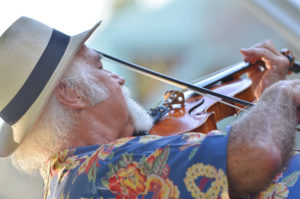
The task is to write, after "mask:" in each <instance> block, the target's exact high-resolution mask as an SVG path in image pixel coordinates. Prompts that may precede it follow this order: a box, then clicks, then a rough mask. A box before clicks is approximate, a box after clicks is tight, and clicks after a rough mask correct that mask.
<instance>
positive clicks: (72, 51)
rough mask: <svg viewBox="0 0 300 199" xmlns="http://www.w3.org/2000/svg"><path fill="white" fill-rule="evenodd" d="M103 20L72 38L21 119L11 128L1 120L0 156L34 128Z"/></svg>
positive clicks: (16, 145) (16, 144)
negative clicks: (81, 49) (66, 73)
mask: <svg viewBox="0 0 300 199" xmlns="http://www.w3.org/2000/svg"><path fill="white" fill-rule="evenodd" d="M100 24H101V21H100V22H98V23H97V24H96V25H94V26H93V27H92V28H91V29H90V30H88V31H85V32H83V33H80V34H77V35H75V36H72V37H71V38H70V41H69V44H68V47H67V49H66V51H65V53H64V55H63V57H62V59H61V60H60V62H59V64H58V66H57V67H56V69H55V71H54V73H53V74H52V76H51V78H50V79H49V81H48V83H47V84H46V86H45V87H44V89H43V91H42V92H41V93H40V95H39V97H38V98H37V99H36V100H35V102H34V103H33V104H32V106H31V107H30V108H29V109H28V111H27V112H26V113H25V114H24V115H23V116H22V117H21V118H20V120H19V121H18V122H17V123H16V124H14V125H13V126H12V128H10V126H9V125H8V124H6V123H5V122H4V121H0V129H1V131H0V132H1V133H0V156H1V157H6V156H9V155H11V154H12V153H13V152H14V151H15V150H16V148H17V147H18V146H19V145H20V143H21V142H22V140H23V139H24V137H25V136H26V134H27V133H28V132H29V131H30V130H31V129H32V127H33V126H34V124H35V122H36V121H37V119H38V117H39V116H40V114H41V112H42V110H43V109H44V107H45V105H46V103H47V101H48V99H49V98H50V96H51V94H52V93H53V90H54V88H55V86H56V85H57V83H58V81H59V80H60V79H61V77H62V75H63V74H64V72H65V71H66V70H67V68H68V66H69V63H70V62H71V60H72V59H73V58H74V56H75V55H76V53H77V52H78V51H79V49H80V48H81V47H82V45H83V44H84V43H85V41H86V40H87V39H88V38H89V37H90V36H91V35H92V33H93V32H94V31H95V30H96V29H97V28H98V27H99V25H100Z"/></svg>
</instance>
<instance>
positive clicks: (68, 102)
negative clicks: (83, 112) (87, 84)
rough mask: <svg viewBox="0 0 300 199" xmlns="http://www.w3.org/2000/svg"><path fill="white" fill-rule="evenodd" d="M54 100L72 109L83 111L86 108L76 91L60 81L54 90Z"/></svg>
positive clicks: (83, 99)
mask: <svg viewBox="0 0 300 199" xmlns="http://www.w3.org/2000/svg"><path fill="white" fill-rule="evenodd" d="M54 93H55V96H56V99H57V100H58V101H59V102H60V103H61V104H63V105H65V106H68V107H70V108H73V109H83V108H85V107H86V105H87V104H86V100H85V98H84V97H83V96H81V95H80V94H79V93H78V91H77V90H76V89H71V88H69V87H67V86H66V84H65V83H64V82H62V81H60V82H59V83H58V85H57V86H56V87H55V90H54Z"/></svg>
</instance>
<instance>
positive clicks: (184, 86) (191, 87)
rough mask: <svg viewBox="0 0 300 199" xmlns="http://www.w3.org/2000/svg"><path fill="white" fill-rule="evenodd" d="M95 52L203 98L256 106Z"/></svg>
mask: <svg viewBox="0 0 300 199" xmlns="http://www.w3.org/2000/svg"><path fill="white" fill-rule="evenodd" d="M94 51H95V52H97V53H99V54H100V55H101V56H103V57H105V58H108V59H110V60H113V61H115V62H117V63H120V64H122V65H123V66H126V67H127V68H128V69H130V70H132V71H135V72H138V73H140V74H143V75H146V76H149V77H152V78H154V79H157V80H160V81H162V82H165V83H168V84H171V85H173V86H177V87H179V88H182V89H189V90H191V91H194V92H195V93H198V94H200V95H202V96H204V95H205V94H208V95H211V96H214V97H217V98H221V99H223V100H226V101H228V102H231V103H237V104H240V105H243V106H247V107H252V106H254V104H253V103H251V102H247V101H245V100H241V99H238V98H234V97H230V96H226V95H223V94H220V93H216V92H214V91H212V90H209V89H206V88H202V87H198V86H195V85H192V84H190V83H187V82H184V81H181V80H178V79H175V78H173V77H170V76H167V75H164V74H161V73H159V72H156V71H153V70H150V69H147V68H145V67H142V66H139V65H137V64H134V63H131V62H128V61H125V60H122V59H120V58H116V57H113V56H111V55H108V54H105V53H102V52H100V51H97V50H94ZM217 100H218V99H217ZM218 101H220V100H218ZM220 102H221V103H224V104H226V105H229V106H232V107H235V108H238V109H241V110H244V109H242V108H240V107H238V106H235V105H233V104H230V103H227V102H225V101H222V100H221V101H220Z"/></svg>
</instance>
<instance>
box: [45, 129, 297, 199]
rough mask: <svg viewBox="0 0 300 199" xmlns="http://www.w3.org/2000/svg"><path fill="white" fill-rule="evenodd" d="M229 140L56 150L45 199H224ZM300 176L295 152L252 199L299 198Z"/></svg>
mask: <svg viewBox="0 0 300 199" xmlns="http://www.w3.org/2000/svg"><path fill="white" fill-rule="evenodd" d="M228 136H229V133H228V134H227V135H225V134H221V133H220V132H218V131H213V132H210V133H209V134H207V135H204V134H201V133H186V134H183V135H176V136H169V137H161V136H155V135H146V136H139V137H129V138H123V139H119V140H116V141H115V142H113V143H110V144H105V145H97V146H86V147H79V148H73V149H68V150H64V151H61V152H60V153H57V154H55V155H53V156H52V158H51V160H50V161H49V179H48V182H47V183H46V186H45V192H44V198H47V199H50V198H51V199H77V198H78V199H96V198H97V199H98V198H100V199H102V198H105V199H106V198H117V199H133V198H142V199H146V198H153V199H165V198H166V199H170V198H172V199H175V198H182V199H188V198H203V199H204V198H205V199H206V198H216V199H227V198H229V196H228V182H227V177H226V152H227V141H228ZM299 175H300V153H298V154H295V156H293V158H292V159H291V160H290V162H289V165H288V167H287V168H286V169H285V170H284V171H283V172H282V173H280V174H279V175H278V176H277V177H276V178H275V179H274V180H273V182H272V183H271V184H270V185H269V186H268V187H267V188H266V189H265V190H264V191H262V192H261V193H259V194H258V195H257V196H256V197H254V198H255V199H282V198H289V199H293V198H300V189H299V187H300V179H299ZM250 198H253V197H248V199H250Z"/></svg>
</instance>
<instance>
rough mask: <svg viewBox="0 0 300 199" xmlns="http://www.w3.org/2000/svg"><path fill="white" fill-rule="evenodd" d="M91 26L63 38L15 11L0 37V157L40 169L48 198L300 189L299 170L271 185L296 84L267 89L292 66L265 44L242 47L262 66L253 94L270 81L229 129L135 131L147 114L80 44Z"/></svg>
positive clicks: (292, 117) (284, 147)
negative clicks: (155, 133) (179, 132)
mask: <svg viewBox="0 0 300 199" xmlns="http://www.w3.org/2000/svg"><path fill="white" fill-rule="evenodd" d="M98 25H99V24H97V25H96V26H95V27H93V28H92V29H91V30H89V31H87V32H84V33H82V34H79V35H76V36H73V37H69V36H67V35H64V34H63V33H60V32H58V31H56V30H53V29H52V28H50V27H48V26H46V25H44V24H41V23H39V22H37V21H35V20H33V19H30V18H26V17H21V18H20V19H18V20H17V21H16V22H15V23H14V24H13V25H12V26H11V27H10V28H9V29H8V30H7V31H6V32H5V33H4V34H3V35H2V36H1V38H0V60H1V68H0V69H1V72H0V81H1V85H2V87H1V89H0V92H1V94H0V99H1V102H0V110H1V113H0V115H1V118H2V124H1V129H0V130H1V131H0V132H1V134H0V154H1V155H2V156H8V155H10V154H13V161H14V164H15V165H16V166H17V167H18V168H20V169H21V170H23V171H25V172H27V173H31V172H34V171H35V170H40V173H41V175H42V177H43V178H44V182H45V195H44V197H45V198H72V199H73V198H228V197H229V195H230V197H231V198H238V197H241V196H245V197H246V196H251V195H252V196H254V195H255V194H258V195H257V196H258V197H260V196H262V197H264V196H266V195H267V194H285V195H284V196H287V195H289V197H290V196H291V195H292V194H297V192H296V191H295V189H294V186H292V185H295V186H297V185H298V183H299V182H298V175H297V174H295V175H293V177H294V178H292V179H293V180H294V181H293V182H292V183H290V184H289V186H285V187H284V186H283V185H282V184H283V183H282V181H280V182H278V183H277V181H276V183H273V184H270V183H271V182H272V179H274V177H275V176H276V175H277V174H278V173H280V172H281V171H282V169H283V168H284V167H285V166H286V165H287V163H288V160H289V159H290V157H291V154H292V151H291V150H292V145H293V140H294V132H295V127H296V124H297V123H298V117H297V116H298V114H299V112H298V106H299V104H300V96H299V92H298V90H299V89H300V81H281V82H279V83H276V84H274V85H273V86H270V85H271V84H272V83H274V82H276V81H278V80H282V79H284V78H285V76H286V74H287V70H288V67H289V61H288V60H287V58H285V57H284V56H282V55H281V54H280V53H279V52H278V51H277V50H276V48H275V46H274V45H273V43H272V42H271V41H266V42H263V43H260V44H257V45H256V46H253V47H251V48H249V49H243V50H241V53H242V54H243V55H244V56H245V61H249V62H255V61H257V60H262V61H264V62H265V63H266V66H267V69H268V70H267V71H266V73H265V74H264V78H263V79H262V81H261V82H260V83H259V85H258V87H257V93H261V91H262V90H264V89H265V88H266V87H269V86H270V87H269V88H268V89H266V91H265V92H264V94H263V95H262V97H261V99H260V101H259V102H258V103H257V104H256V105H255V107H254V108H253V109H252V110H251V111H250V113H249V114H247V115H245V116H244V117H242V118H241V119H239V120H238V121H236V122H234V123H233V124H232V126H231V128H229V129H228V133H227V134H222V133H219V132H216V131H214V132H211V133H209V134H208V135H207V136H204V135H202V134H198V133H187V134H184V135H178V136H169V137H159V136H151V135H145V136H138V137H133V136H132V135H133V133H134V131H141V130H144V131H145V130H149V129H150V128H151V125H152V121H151V118H150V117H149V115H148V114H147V113H146V112H145V111H144V110H143V109H142V108H141V107H140V106H139V105H138V104H137V103H135V102H134V101H133V100H132V99H131V98H130V96H129V94H128V92H127V91H126V89H124V87H123V85H124V83H125V80H124V79H123V78H122V77H120V76H118V75H116V74H114V73H112V72H110V71H108V70H106V69H105V68H104V67H103V65H102V63H101V59H100V58H101V56H100V55H99V54H98V53H96V52H95V51H93V50H92V49H89V48H88V47H86V46H85V45H84V44H83V43H84V42H85V40H86V39H87V38H88V37H89V36H90V35H91V34H92V32H93V31H94V30H95V29H96V28H97V26H98ZM258 95H259V94H258ZM297 160H298V159H295V160H294V159H292V162H290V165H293V163H294V162H295V161H297ZM289 169H290V167H289ZM289 169H288V170H286V172H294V170H295V168H294V167H292V171H290V170H289ZM296 169H297V168H296ZM296 172H297V171H296ZM288 174H290V173H288ZM283 175H286V173H284V174H283ZM277 179H281V178H280V177H279V178H277ZM284 179H286V178H284ZM275 180H276V179H275ZM289 182H290V181H289ZM280 183H281V184H280ZM291 184H292V185H291ZM279 185H280V186H279ZM278 186H279V187H280V188H282V190H283V191H284V192H280V193H279V192H276V190H277V188H278ZM273 187H275V189H273ZM264 188H267V189H266V191H264V192H261V193H259V192H260V191H262V190H263V189H264ZM273 190H275V192H274V191H273ZM280 191H281V190H280Z"/></svg>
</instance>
